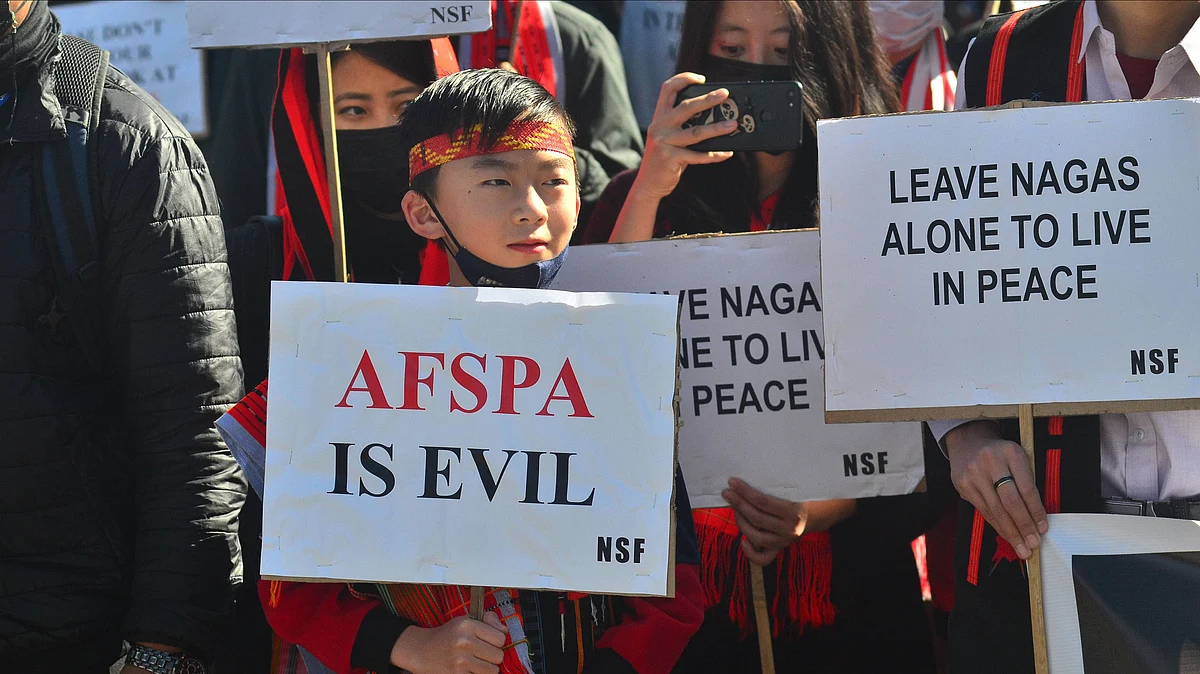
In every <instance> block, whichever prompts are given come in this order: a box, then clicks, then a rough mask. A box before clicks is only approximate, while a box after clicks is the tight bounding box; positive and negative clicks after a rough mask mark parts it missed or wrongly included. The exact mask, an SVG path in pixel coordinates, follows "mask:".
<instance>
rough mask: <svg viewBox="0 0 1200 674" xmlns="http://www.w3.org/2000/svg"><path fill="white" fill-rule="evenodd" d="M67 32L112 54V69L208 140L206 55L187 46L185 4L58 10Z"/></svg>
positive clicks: (104, 2)
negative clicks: (131, 81)
mask: <svg viewBox="0 0 1200 674" xmlns="http://www.w3.org/2000/svg"><path fill="white" fill-rule="evenodd" d="M54 13H55V14H56V15H57V16H58V19H59V21H60V22H62V28H63V32H64V33H67V34H68V35H75V36H77V37H81V38H83V39H85V40H87V41H89V42H91V43H93V44H96V45H98V46H100V47H102V48H104V49H107V50H108V51H109V53H110V54H111V55H112V56H111V63H112V65H114V66H116V67H118V68H120V69H121V72H123V73H125V74H126V75H128V76H129V79H131V80H133V81H134V82H136V83H137V84H138V86H140V87H142V88H143V89H145V90H146V92H147V93H149V94H150V95H151V96H153V97H154V98H156V99H158V101H159V102H160V103H162V104H163V107H165V108H166V109H167V110H169V111H170V112H171V114H172V115H175V117H176V118H177V119H178V120H179V121H180V122H182V123H183V126H184V127H185V128H186V129H187V130H188V132H190V133H191V134H192V135H193V136H196V137H203V136H205V135H207V134H208V111H207V107H206V100H207V87H206V82H205V81H204V54H202V53H200V52H198V51H193V50H192V49H189V48H188V44H187V30H188V29H187V5H186V4H185V3H184V2H183V0H94V1H93V2H78V3H72V4H66V5H62V4H60V5H55V6H54Z"/></svg>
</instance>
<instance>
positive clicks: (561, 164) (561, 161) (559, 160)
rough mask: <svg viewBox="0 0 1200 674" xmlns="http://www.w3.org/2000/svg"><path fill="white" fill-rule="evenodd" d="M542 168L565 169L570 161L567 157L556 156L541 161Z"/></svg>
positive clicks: (568, 166) (569, 165)
mask: <svg viewBox="0 0 1200 674" xmlns="http://www.w3.org/2000/svg"><path fill="white" fill-rule="evenodd" d="M542 168H547V169H564V170H565V169H569V168H571V161H570V160H569V159H567V158H566V157H556V158H555V159H547V160H546V161H544V162H542Z"/></svg>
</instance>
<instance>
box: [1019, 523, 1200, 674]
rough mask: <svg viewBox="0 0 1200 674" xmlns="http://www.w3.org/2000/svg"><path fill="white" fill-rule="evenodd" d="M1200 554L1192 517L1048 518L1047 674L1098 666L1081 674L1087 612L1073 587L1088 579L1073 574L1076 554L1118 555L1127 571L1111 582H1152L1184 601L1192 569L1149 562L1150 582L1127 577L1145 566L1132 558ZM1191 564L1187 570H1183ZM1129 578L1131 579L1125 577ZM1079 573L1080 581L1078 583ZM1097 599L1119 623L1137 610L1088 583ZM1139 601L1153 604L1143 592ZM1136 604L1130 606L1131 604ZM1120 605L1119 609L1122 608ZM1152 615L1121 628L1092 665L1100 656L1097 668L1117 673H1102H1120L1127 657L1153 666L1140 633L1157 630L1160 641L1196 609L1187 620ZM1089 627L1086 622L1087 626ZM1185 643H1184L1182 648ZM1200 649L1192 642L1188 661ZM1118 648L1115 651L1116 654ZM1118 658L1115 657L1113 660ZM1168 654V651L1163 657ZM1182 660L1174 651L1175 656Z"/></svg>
mask: <svg viewBox="0 0 1200 674" xmlns="http://www.w3.org/2000/svg"><path fill="white" fill-rule="evenodd" d="M1196 551H1200V522H1193V521H1190V520H1178V519H1167V518H1154V517H1134V516H1129V515H1096V514H1068V515H1050V531H1049V533H1047V534H1046V535H1045V536H1043V537H1042V547H1041V557H1042V593H1043V605H1044V607H1045V611H1046V644H1047V650H1048V652H1049V656H1050V672H1051V674H1076V673H1077V672H1092V671H1093V670H1095V669H1097V668H1096V667H1093V668H1091V669H1085V667H1084V660H1085V656H1084V649H1083V642H1084V641H1085V639H1084V637H1083V635H1082V633H1081V623H1080V615H1079V614H1080V611H1081V610H1085V609H1084V608H1082V607H1081V602H1080V597H1078V596H1077V595H1076V591H1075V586H1076V582H1077V581H1080V580H1081V581H1083V582H1085V583H1086V582H1087V578H1086V574H1084V573H1080V572H1079V570H1078V569H1075V568H1074V567H1075V562H1076V561H1077V560H1079V559H1080V558H1081V557H1095V556H1098V555H1123V556H1126V557H1124V559H1121V560H1114V561H1116V562H1118V564H1120V563H1121V562H1124V563H1125V564H1126V565H1128V566H1126V568H1120V566H1117V567H1116V568H1114V569H1113V571H1114V573H1112V574H1111V578H1112V579H1113V580H1116V582H1117V583H1122V582H1124V583H1129V584H1130V585H1131V586H1132V584H1133V583H1145V582H1146V581H1147V580H1149V581H1150V584H1151V585H1156V586H1157V587H1160V588H1163V589H1164V590H1165V591H1166V592H1167V593H1172V592H1174V593H1177V594H1180V595H1181V596H1183V595H1182V593H1183V592H1185V591H1186V592H1189V593H1191V595H1194V594H1195V592H1196V590H1197V587H1196V586H1197V583H1196V580H1195V576H1194V573H1195V572H1194V570H1193V569H1194V568H1195V567H1194V566H1191V565H1186V564H1163V565H1161V566H1158V567H1157V568H1155V566H1153V565H1151V569H1152V570H1154V571H1155V573H1154V574H1153V575H1154V576H1156V577H1152V578H1149V579H1147V578H1146V577H1144V576H1143V577H1140V578H1139V577H1134V576H1133V575H1132V574H1129V571H1130V570H1131V569H1132V568H1138V567H1141V568H1143V569H1144V568H1145V566H1146V565H1145V564H1138V565H1137V566H1134V565H1133V564H1134V563H1136V562H1137V560H1134V559H1133V557H1134V556H1137V555H1147V554H1154V553H1190V552H1196ZM1188 566H1191V568H1187V567H1188ZM1172 570H1175V571H1178V572H1179V573H1177V574H1169V573H1166V572H1168V571H1172ZM1127 574H1128V575H1127ZM1077 576H1081V578H1077ZM1092 585H1093V587H1094V589H1095V591H1096V594H1097V597H1096V598H1095V599H1094V600H1093V603H1096V602H1097V601H1098V602H1099V603H1101V604H1102V605H1104V606H1105V607H1106V610H1105V611H1104V612H1105V613H1107V614H1108V616H1106V617H1107V618H1111V619H1113V620H1115V621H1117V624H1118V625H1120V621H1121V620H1122V619H1126V620H1127V619H1128V618H1129V617H1131V614H1132V615H1136V614H1137V613H1138V611H1137V610H1136V609H1135V610H1133V611H1130V610H1129V609H1130V608H1131V606H1130V605H1128V604H1127V603H1126V602H1124V601H1122V597H1120V596H1119V595H1117V594H1113V593H1111V592H1108V593H1106V592H1105V591H1104V588H1102V587H1097V586H1098V585H1099V584H1092ZM1140 599H1141V602H1140V603H1142V604H1145V602H1147V601H1150V602H1156V599H1155V598H1153V597H1150V596H1148V594H1146V595H1142V596H1141V597H1140ZM1136 603H1137V602H1136V601H1135V602H1134V604H1135V605H1136ZM1123 604H1124V605H1123ZM1153 605H1157V606H1158V607H1159V608H1160V609H1164V607H1163V605H1162V602H1156V604H1152V606H1153ZM1149 612H1150V613H1155V614H1156V615H1155V618H1154V620H1152V621H1145V620H1139V621H1137V623H1136V624H1129V623H1125V627H1126V628H1127V629H1122V630H1121V632H1122V637H1123V638H1122V639H1120V640H1109V642H1108V643H1107V644H1105V645H1104V647H1103V648H1102V649H1100V653H1099V654H1098V655H1097V654H1089V655H1088V659H1089V660H1095V659H1097V658H1098V657H1099V658H1102V661H1101V668H1109V667H1115V669H1106V670H1105V671H1122V669H1121V665H1120V663H1121V662H1127V661H1128V660H1133V661H1138V660H1142V659H1143V658H1146V660H1144V661H1143V662H1142V663H1141V664H1143V665H1147V664H1152V663H1154V662H1156V660H1155V656H1156V655H1158V654H1157V653H1155V652H1154V651H1155V649H1154V648H1152V644H1151V643H1150V642H1144V641H1141V640H1140V639H1138V636H1139V634H1138V632H1140V631H1142V630H1145V631H1146V632H1147V633H1148V634H1152V633H1159V635H1158V636H1160V637H1161V636H1164V635H1165V633H1166V632H1167V628H1169V626H1171V625H1179V624H1180V621H1181V620H1185V619H1194V617H1195V616H1194V609H1193V615H1192V616H1173V615H1170V614H1168V613H1166V612H1165V610H1160V611H1154V610H1153V609H1151V611H1149ZM1084 622H1085V623H1086V622H1087V621H1086V619H1085V621H1084ZM1185 628H1191V629H1193V630H1194V628H1195V623H1194V622H1191V621H1190V620H1189V621H1188V624H1186V625H1185ZM1102 637H1103V635H1090V636H1089V638H1090V639H1091V640H1092V642H1093V643H1094V642H1095V641H1096V640H1097V639H1099V638H1102ZM1180 645H1183V644H1180ZM1196 646H1197V644H1195V643H1193V644H1192V645H1191V649H1190V650H1191V654H1190V655H1191V658H1192V660H1191V662H1193V663H1194V662H1195V659H1194V658H1195V657H1196V656H1197V655H1200V649H1197V648H1196ZM1114 649H1115V652H1114ZM1117 654H1120V656H1119V657H1113V656H1114V655H1117ZM1167 655H1168V657H1169V656H1170V655H1171V654H1169V653H1168V654H1167ZM1174 655H1175V656H1177V657H1178V656H1179V655H1180V653H1179V651H1176V652H1175V653H1174ZM1187 669H1188V668H1186V667H1185V668H1182V669H1180V668H1176V669H1172V670H1171V671H1187ZM1123 671H1164V670H1157V669H1155V668H1154V667H1152V666H1151V667H1149V668H1146V669H1143V668H1141V667H1139V668H1137V669H1124V670H1123Z"/></svg>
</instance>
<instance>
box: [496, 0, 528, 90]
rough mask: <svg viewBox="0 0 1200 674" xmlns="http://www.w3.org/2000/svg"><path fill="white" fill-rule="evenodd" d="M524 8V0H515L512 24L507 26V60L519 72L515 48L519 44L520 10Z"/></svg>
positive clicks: (518, 46)
mask: <svg viewBox="0 0 1200 674" xmlns="http://www.w3.org/2000/svg"><path fill="white" fill-rule="evenodd" d="M524 8H525V0H517V7H516V10H514V11H513V20H512V25H510V26H509V27H508V62H509V63H511V64H512V67H513V70H515V71H517V72H518V73H521V69H520V68H518V67H517V49H518V48H520V46H521V10H522V9H524ZM501 11H503V10H501ZM521 74H522V75H524V74H525V73H521Z"/></svg>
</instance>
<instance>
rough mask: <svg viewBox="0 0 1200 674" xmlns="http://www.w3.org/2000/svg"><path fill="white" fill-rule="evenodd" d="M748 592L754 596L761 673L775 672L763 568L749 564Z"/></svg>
mask: <svg viewBox="0 0 1200 674" xmlns="http://www.w3.org/2000/svg"><path fill="white" fill-rule="evenodd" d="M750 593H751V596H752V597H753V598H754V623H755V629H756V631H757V632H758V657H759V659H760V660H761V661H762V674H775V648H774V645H773V644H772V643H771V616H770V614H768V613H767V584H766V582H765V581H764V580H763V568H762V567H761V566H759V565H757V564H754V563H753V562H752V563H751V564H750Z"/></svg>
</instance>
